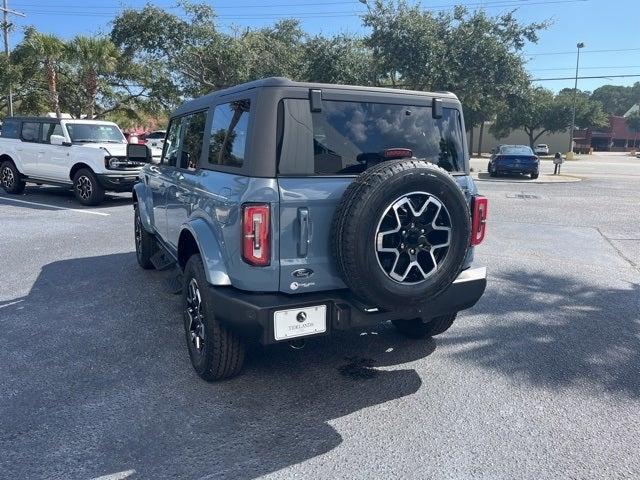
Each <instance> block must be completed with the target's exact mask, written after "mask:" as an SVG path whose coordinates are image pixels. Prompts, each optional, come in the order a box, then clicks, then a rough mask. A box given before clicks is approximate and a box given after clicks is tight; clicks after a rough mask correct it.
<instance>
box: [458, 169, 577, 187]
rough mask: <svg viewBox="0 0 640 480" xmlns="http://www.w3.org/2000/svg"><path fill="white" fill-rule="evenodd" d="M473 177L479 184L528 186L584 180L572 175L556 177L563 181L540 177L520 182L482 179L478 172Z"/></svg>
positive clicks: (505, 179) (473, 173)
mask: <svg viewBox="0 0 640 480" xmlns="http://www.w3.org/2000/svg"><path fill="white" fill-rule="evenodd" d="M479 173H484V174H485V175H488V174H487V173H485V172H479ZM471 176H472V177H473V179H474V180H475V181H478V182H492V183H515V184H520V185H522V184H527V185H531V184H543V185H551V184H554V183H576V182H581V181H582V178H580V177H574V176H571V175H557V176H555V177H561V179H557V180H556V179H554V180H545V177H552V175H542V176H540V177H538V178H537V179H536V180H531V179H522V180H518V179H515V178H508V177H506V178H480V177H479V175H478V172H472V173H471Z"/></svg>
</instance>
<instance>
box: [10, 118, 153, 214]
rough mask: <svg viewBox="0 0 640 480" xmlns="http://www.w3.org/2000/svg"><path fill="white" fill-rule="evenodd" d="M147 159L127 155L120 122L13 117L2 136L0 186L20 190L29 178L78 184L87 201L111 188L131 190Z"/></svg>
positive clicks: (81, 197)
mask: <svg viewBox="0 0 640 480" xmlns="http://www.w3.org/2000/svg"><path fill="white" fill-rule="evenodd" d="M143 165H144V162H143V161H132V160H131V159H129V158H128V157H127V141H126V139H125V137H124V135H123V134H122V132H121V131H120V129H119V128H118V126H117V125H116V124H115V123H112V122H102V121H95V120H70V119H61V120H60V119H56V118H49V117H8V118H5V120H4V125H3V129H2V136H0V185H1V186H2V188H4V190H5V191H6V192H7V193H13V194H19V193H22V191H23V190H24V188H25V184H26V183H27V182H33V183H38V184H51V185H62V186H69V187H71V188H73V192H74V194H75V196H76V198H77V199H78V201H79V202H80V203H82V204H83V205H97V204H99V203H100V202H101V201H102V199H103V198H104V193H105V191H113V192H124V191H131V190H132V188H133V184H134V183H135V182H136V181H137V179H138V173H139V172H140V169H141V168H142V166H143Z"/></svg>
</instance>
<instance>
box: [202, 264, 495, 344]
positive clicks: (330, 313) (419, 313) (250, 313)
mask: <svg viewBox="0 0 640 480" xmlns="http://www.w3.org/2000/svg"><path fill="white" fill-rule="evenodd" d="M486 285H487V269H486V268H484V267H482V268H473V269H468V270H465V271H463V272H462V273H460V275H459V276H458V278H457V279H456V280H455V281H454V282H453V283H452V284H451V285H450V286H449V288H447V289H446V290H445V291H444V292H442V293H441V294H440V295H438V296H437V297H436V298H434V299H433V300H432V301H430V302H429V303H428V304H427V305H425V306H424V307H423V308H421V309H416V310H411V311H393V312H387V311H379V310H378V309H371V308H367V306H365V305H363V304H361V303H360V302H358V301H357V299H354V298H353V296H352V295H351V294H350V292H349V291H348V290H334V291H330V292H318V293H305V294H298V295H287V294H284V293H248V292H245V291H242V290H238V289H236V288H234V287H210V288H211V295H212V297H213V301H214V305H215V306H216V312H215V313H216V316H217V317H218V318H219V319H220V321H221V322H222V323H224V324H226V325H227V326H229V327H230V328H233V329H234V330H236V331H239V332H240V333H241V334H243V335H246V336H251V337H255V338H259V339H260V341H261V343H263V344H271V343H276V340H275V335H274V327H273V314H274V312H275V311H276V310H283V309H292V308H303V307H310V306H315V305H326V306H327V330H326V332H325V333H322V334H318V335H327V334H330V333H331V331H332V330H346V329H349V328H356V327H364V326H367V325H373V324H378V323H382V322H386V321H388V320H398V319H403V318H404V319H406V318H414V317H424V318H431V317H436V316H439V315H445V314H449V313H455V312H459V311H461V310H465V309H467V308H471V307H472V306H473V305H475V304H476V302H477V301H478V300H479V299H480V297H481V296H482V294H483V293H484V290H485V287H486Z"/></svg>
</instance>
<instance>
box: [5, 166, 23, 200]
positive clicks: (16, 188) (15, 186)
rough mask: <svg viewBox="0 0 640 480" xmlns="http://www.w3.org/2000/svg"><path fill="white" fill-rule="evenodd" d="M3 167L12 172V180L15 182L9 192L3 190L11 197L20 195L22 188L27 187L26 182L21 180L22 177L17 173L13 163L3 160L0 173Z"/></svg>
mask: <svg viewBox="0 0 640 480" xmlns="http://www.w3.org/2000/svg"><path fill="white" fill-rule="evenodd" d="M5 166H6V167H9V168H10V169H11V170H13V178H14V179H15V182H14V184H13V188H12V189H11V190H5V191H6V192H7V193H10V194H12V195H20V194H21V193H22V192H24V188H25V187H26V186H27V184H26V182H25V181H24V180H23V179H22V175H21V174H20V172H19V171H18V168H17V167H16V165H15V163H13V161H11V160H5V161H4V162H2V163H1V164H0V171H1V170H2V169H3V168H4V167H5ZM3 188H4V187H3Z"/></svg>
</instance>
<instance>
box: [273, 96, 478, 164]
mask: <svg viewBox="0 0 640 480" xmlns="http://www.w3.org/2000/svg"><path fill="white" fill-rule="evenodd" d="M282 115H283V122H282V123H283V127H282V136H281V139H280V142H279V144H280V161H279V173H282V174H289V175H291V174H313V173H315V174H325V175H332V174H356V173H359V172H362V171H364V170H365V169H366V168H367V167H368V166H370V165H372V164H375V163H379V162H380V161H382V160H384V158H383V157H382V155H381V152H383V151H384V150H386V149H391V148H407V149H410V150H411V151H412V152H413V156H414V157H416V158H424V159H426V160H428V161H430V162H433V163H436V164H438V165H439V166H440V167H442V168H444V169H445V170H447V171H450V172H451V171H453V172H462V171H464V168H465V156H464V151H463V140H462V138H463V137H462V135H463V132H462V124H461V119H460V113H459V112H458V110H456V109H452V108H444V109H443V115H442V118H439V119H434V118H433V117H432V114H431V108H430V107H426V106H415V105H391V104H383V103H372V102H342V101H327V100H325V101H323V102H322V112H318V113H311V112H310V107H309V102H308V101H307V100H285V101H284V105H283V108H282Z"/></svg>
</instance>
